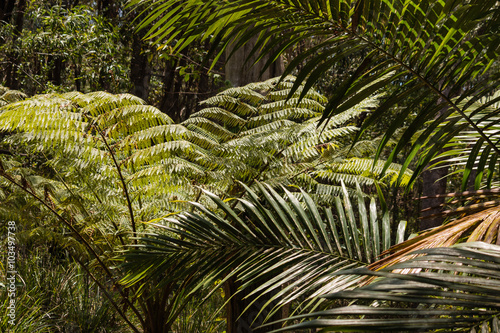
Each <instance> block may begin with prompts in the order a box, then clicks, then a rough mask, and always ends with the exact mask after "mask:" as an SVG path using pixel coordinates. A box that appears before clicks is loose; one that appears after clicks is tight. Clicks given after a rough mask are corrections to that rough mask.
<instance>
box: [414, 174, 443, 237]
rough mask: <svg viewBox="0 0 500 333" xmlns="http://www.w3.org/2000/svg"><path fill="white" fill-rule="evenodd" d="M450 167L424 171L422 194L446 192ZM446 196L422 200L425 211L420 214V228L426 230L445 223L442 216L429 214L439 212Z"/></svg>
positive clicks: (429, 194) (422, 207)
mask: <svg viewBox="0 0 500 333" xmlns="http://www.w3.org/2000/svg"><path fill="white" fill-rule="evenodd" d="M447 174H448V168H440V169H433V170H426V171H424V172H423V173H422V180H423V184H422V187H423V189H422V196H424V197H426V196H435V195H436V194H443V193H446V180H447V178H446V175H447ZM444 200H445V198H429V199H423V200H422V202H421V209H422V210H424V209H426V210H425V211H423V212H422V214H421V215H420V218H421V220H420V223H419V230H421V231H422V230H426V229H429V228H434V227H438V226H440V225H441V224H442V223H443V219H442V218H441V217H431V218H429V217H428V216H430V215H433V214H438V213H439V212H440V211H441V209H442V206H441V205H442V204H443V203H444Z"/></svg>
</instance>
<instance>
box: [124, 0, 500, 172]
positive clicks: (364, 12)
mask: <svg viewBox="0 0 500 333" xmlns="http://www.w3.org/2000/svg"><path fill="white" fill-rule="evenodd" d="M131 4H143V5H145V6H147V8H148V10H152V11H151V14H150V15H149V16H148V18H147V19H145V21H144V22H143V26H150V24H152V22H156V23H155V24H154V25H153V26H152V28H151V29H150V31H149V36H150V37H151V38H156V39H157V41H158V42H159V43H167V44H172V43H173V44H174V48H175V49H177V50H181V49H182V48H184V47H186V46H187V45H188V44H189V43H190V42H191V41H192V40H194V39H195V38H201V39H210V40H212V41H213V43H214V45H216V46H221V47H222V48H225V47H227V46H228V45H231V47H232V48H233V49H237V48H239V47H242V46H243V45H245V44H246V43H247V41H248V40H250V37H252V36H258V39H257V42H256V44H255V46H254V49H253V52H254V53H257V54H259V57H257V59H261V58H262V57H263V56H264V54H269V55H270V57H269V61H268V62H267V64H268V65H269V64H271V62H272V61H273V60H274V59H276V58H277V57H278V56H279V55H280V54H282V53H283V52H285V51H286V50H287V49H289V48H291V47H293V46H294V45H296V44H298V43H299V42H301V41H305V40H307V41H310V40H311V37H313V36H314V37H315V38H316V40H318V44H317V45H313V46H312V47H311V48H310V49H309V50H306V51H304V52H303V53H301V54H298V56H297V57H295V59H293V60H292V61H291V62H290V64H289V66H288V68H287V69H286V70H285V75H287V74H290V73H292V71H293V70H294V69H295V68H296V67H297V66H298V65H299V64H301V63H303V62H305V65H304V66H303V68H302V69H301V71H300V72H299V74H298V76H297V80H296V81H295V83H294V85H293V88H292V89H291V91H290V93H289V97H292V95H293V94H294V92H295V91H296V90H297V89H299V87H300V86H301V85H302V84H304V88H303V89H301V93H300V97H304V93H305V92H307V91H308V90H309V88H310V87H312V85H313V84H314V83H315V82H316V81H317V80H318V79H319V78H320V77H321V75H323V73H325V72H326V71H327V69H329V68H330V67H332V66H334V65H336V64H337V63H338V62H339V61H341V60H343V59H346V58H347V57H349V56H352V55H354V54H358V55H362V56H363V58H364V60H363V61H362V62H361V63H360V64H359V66H358V68H357V69H356V71H355V72H354V74H353V75H352V76H351V77H350V78H349V79H348V80H346V81H345V82H343V83H342V85H341V86H340V87H339V88H338V89H337V91H335V93H334V95H333V96H332V98H331V99H330V100H329V102H328V104H327V105H326V107H325V109H324V110H323V117H322V118H321V121H324V120H327V119H330V118H331V117H332V116H333V115H335V114H339V113H342V112H344V111H346V110H348V109H349V108H351V107H353V106H354V105H357V104H359V103H360V102H362V101H363V100H364V99H366V98H367V97H369V96H371V95H372V94H373V93H374V92H376V91H378V90H379V89H380V88H382V87H386V86H389V85H394V86H396V87H397V89H394V90H393V91H394V93H392V94H391V95H388V96H387V98H386V99H385V101H384V103H382V104H381V105H380V106H379V107H378V108H377V110H376V111H375V112H374V113H373V114H372V115H371V116H370V117H368V119H367V120H366V121H365V122H364V124H363V127H362V129H361V131H360V132H359V135H362V134H363V132H364V131H365V130H366V128H367V127H368V126H369V125H371V124H373V123H374V122H376V121H377V120H378V119H380V116H381V115H382V114H384V113H386V112H387V111H388V110H390V109H391V108H392V107H394V106H396V105H397V104H398V103H399V102H400V101H401V100H406V101H407V105H408V107H406V108H404V109H402V110H401V112H400V113H399V116H398V117H397V118H396V119H395V120H394V121H393V123H392V124H390V126H389V127H388V130H387V131H386V133H385V136H384V138H383V139H382V140H381V142H380V146H379V150H378V152H377V155H376V159H377V158H378V157H379V156H380V154H381V152H382V149H383V148H384V147H385V146H386V145H387V144H388V143H389V141H390V138H391V137H392V136H393V135H394V133H395V132H396V130H397V129H398V128H399V127H400V125H401V123H403V122H404V121H405V120H406V119H408V118H409V116H410V115H415V116H416V117H413V118H414V119H415V120H413V121H411V122H410V124H409V126H408V128H407V129H406V131H405V133H404V135H403V136H402V137H401V139H400V140H399V142H398V144H397V145H396V146H395V148H394V150H393V154H391V156H390V157H389V159H388V160H387V164H386V168H388V167H389V165H390V163H392V162H393V159H394V157H395V156H397V154H399V153H401V152H402V151H403V149H406V147H408V146H411V147H412V148H411V151H412V153H411V154H410V155H409V156H408V158H407V161H406V162H405V163H404V167H403V168H402V171H403V172H404V171H405V170H406V168H407V166H408V164H409V163H410V161H411V160H412V159H413V158H414V157H415V154H416V153H417V152H418V151H419V150H420V148H421V145H422V144H423V143H424V142H426V141H427V140H428V138H429V136H430V135H431V133H432V131H433V130H434V129H435V128H437V127H438V126H439V125H440V123H441V122H442V121H443V120H444V119H446V118H447V117H450V116H451V115H452V114H453V113H456V114H457V116H458V117H459V118H460V119H461V120H463V122H464V124H467V126H469V127H470V129H471V130H472V131H474V132H475V133H476V134H477V136H478V137H479V138H481V139H482V140H484V145H486V146H488V147H489V149H490V150H491V152H492V153H495V154H500V148H499V147H498V146H497V145H496V144H495V142H496V141H495V138H494V137H492V133H491V132H488V131H487V130H485V129H484V128H483V127H482V126H481V125H480V123H479V120H478V119H477V118H474V117H472V116H471V115H470V113H469V109H468V106H469V105H470V103H473V102H474V101H476V100H478V99H480V98H482V97H483V96H486V95H488V94H490V93H491V92H493V91H495V90H497V84H496V81H497V76H498V74H495V73H489V74H491V75H489V76H488V75H486V74H487V73H488V70H489V69H490V67H491V65H492V64H493V63H494V62H495V61H496V60H497V59H498V45H499V41H500V39H499V38H500V35H499V34H498V26H500V24H499V20H500V15H499V13H500V10H499V5H498V2H497V1H495V0H487V1H484V0H472V1H469V0H463V1H446V0H441V1H420V0H418V1H417V0H370V1H355V0H334V1H324V0H300V1H289V0H276V1H257V0H237V1H230V2H220V1H214V0H204V1H195V0H192V1H190V0H188V1H178V0H164V1H159V2H157V1H155V2H151V1H148V0H132V1H131ZM231 41H234V42H231ZM220 54H221V53H220ZM216 59H218V57H216ZM471 82H474V84H471ZM457 96H459V97H458V98H456V97H457ZM465 98H467V99H468V100H467V103H465V104H464V103H462V102H463V101H464V99H465ZM497 113H498V112H497V110H495V111H494V112H493V114H497ZM437 115H438V116H439V115H441V117H437V118H439V119H436V116H437ZM428 121H430V123H428ZM424 127H427V128H428V131H424V132H419V131H420V130H421V129H422V128H424ZM451 138H452V136H446V135H445V136H440V137H435V138H434V139H435V145H436V147H435V149H434V150H431V151H429V152H428V154H427V155H426V156H427V157H428V158H425V157H422V160H423V161H428V159H430V158H432V157H433V154H435V153H437V152H438V151H439V149H440V148H441V147H443V146H444V144H446V142H447V141H448V140H450V139H451ZM424 167H425V164H422V166H421V168H422V169H423V168H424ZM419 170H420V169H419ZM413 179H415V177H414V178H413Z"/></svg>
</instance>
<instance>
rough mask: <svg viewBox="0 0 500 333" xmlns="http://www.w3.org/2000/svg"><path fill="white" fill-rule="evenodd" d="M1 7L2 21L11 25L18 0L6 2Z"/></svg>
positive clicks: (0, 19) (7, 0)
mask: <svg viewBox="0 0 500 333" xmlns="http://www.w3.org/2000/svg"><path fill="white" fill-rule="evenodd" d="M2 2H3V4H2V5H0V21H4V22H7V23H10V20H11V18H12V13H13V11H14V6H15V4H16V0H4V1H2Z"/></svg>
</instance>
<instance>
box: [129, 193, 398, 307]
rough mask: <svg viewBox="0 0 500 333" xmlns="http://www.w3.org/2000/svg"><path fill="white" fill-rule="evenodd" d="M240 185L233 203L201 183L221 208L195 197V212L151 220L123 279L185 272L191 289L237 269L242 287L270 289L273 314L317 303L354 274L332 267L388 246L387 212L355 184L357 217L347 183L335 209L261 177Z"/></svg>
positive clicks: (367, 258)
mask: <svg viewBox="0 0 500 333" xmlns="http://www.w3.org/2000/svg"><path fill="white" fill-rule="evenodd" d="M243 186H244V187H245V188H246V190H247V197H246V198H245V199H238V204H237V205H236V207H235V208H234V209H233V208H231V207H230V206H229V205H228V204H227V203H226V202H225V201H222V200H221V199H220V198H218V197H217V196H216V195H214V194H212V193H210V192H206V191H205V194H206V195H207V196H208V197H210V198H211V199H212V200H213V201H214V202H215V204H216V205H217V207H218V209H219V211H220V212H221V213H223V214H224V215H220V214H217V213H213V212H211V211H209V210H207V209H206V208H205V207H204V206H203V205H200V204H198V203H192V205H193V206H194V207H195V208H196V209H197V210H198V211H199V213H182V214H179V215H177V216H176V217H175V218H166V219H164V220H163V221H161V222H160V223H157V224H155V226H157V227H158V228H159V229H158V231H159V232H158V233H156V234H147V235H146V236H145V237H142V238H140V244H139V245H136V246H134V248H132V249H130V250H129V251H128V252H127V253H126V254H125V255H124V257H123V259H124V260H125V261H124V263H123V267H124V268H126V269H127V270H128V271H129V274H128V275H127V276H126V277H125V278H124V279H123V280H122V282H123V283H125V284H128V285H131V284H135V283H138V282H141V281H142V282H141V283H146V285H147V284H149V283H151V281H158V284H159V285H163V284H168V283H171V282H173V281H176V280H184V279H186V278H189V283H188V284H187V285H186V290H190V291H189V292H196V291H197V290H198V289H199V287H200V286H202V285H210V284H211V283H213V282H214V281H215V280H217V279H221V278H222V279H223V281H225V280H226V279H228V278H230V277H232V276H234V277H236V278H237V279H238V280H239V281H241V283H242V287H241V288H242V289H243V288H252V290H251V292H250V293H249V296H254V297H256V299H255V300H257V299H258V298H259V297H261V296H262V295H265V294H268V293H269V292H274V293H273V295H274V296H272V298H271V299H270V300H269V303H272V304H274V309H273V311H271V314H269V316H271V315H272V313H273V312H276V311H277V310H278V309H279V308H280V307H281V306H283V305H285V304H287V303H290V302H292V301H295V300H299V301H301V303H303V307H304V309H305V308H311V307H315V306H318V299H317V296H318V295H320V294H322V293H326V292H332V291H335V290H343V289H344V288H346V287H348V286H352V285H353V284H355V283H357V282H358V281H359V277H356V276H351V277H346V276H339V277H333V276H332V274H333V273H335V272H338V271H339V270H341V269H345V268H349V267H359V266H361V265H364V263H368V262H372V261H373V260H375V258H376V257H378V256H379V254H380V253H381V252H382V251H383V250H384V249H387V248H388V247H389V246H390V242H391V230H390V229H391V228H390V226H389V223H388V216H385V217H384V218H383V219H382V222H380V220H379V218H378V216H377V209H376V205H375V201H374V200H373V199H372V201H371V203H370V206H369V209H367V207H366V202H365V196H364V194H363V193H362V192H361V190H360V189H359V188H358V191H357V203H358V205H357V206H358V209H357V211H358V213H359V216H360V217H359V220H356V218H355V215H356V214H357V213H355V212H354V211H355V209H356V208H355V206H354V205H353V204H352V203H351V201H350V199H349V195H348V194H347V189H346V188H345V187H343V199H341V198H340V197H337V198H336V200H335V202H336V210H335V211H334V212H333V211H332V210H331V209H323V210H322V209H320V208H319V207H317V206H316V204H315V203H314V202H313V201H312V199H311V197H310V196H309V195H307V194H306V193H305V192H301V197H302V199H303V200H302V201H299V200H298V198H297V196H296V195H295V194H294V193H291V192H289V191H287V190H286V189H283V190H284V192H285V196H281V195H279V194H278V193H277V192H275V191H274V190H273V189H272V188H271V187H270V186H268V185H263V184H261V183H258V184H257V187H258V189H259V191H260V193H261V197H260V198H259V196H258V195H257V194H256V193H255V192H253V191H252V190H251V189H250V188H248V187H247V186H245V185H243ZM400 232H402V233H404V228H401V230H400ZM398 238H401V234H400V235H398ZM143 279H146V280H145V281H146V282H144V281H143ZM262 279H264V280H262ZM256 281H264V282H262V283H258V284H256V283H255V282H256ZM242 289H240V292H241V290H242ZM302 310H303V309H302Z"/></svg>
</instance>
